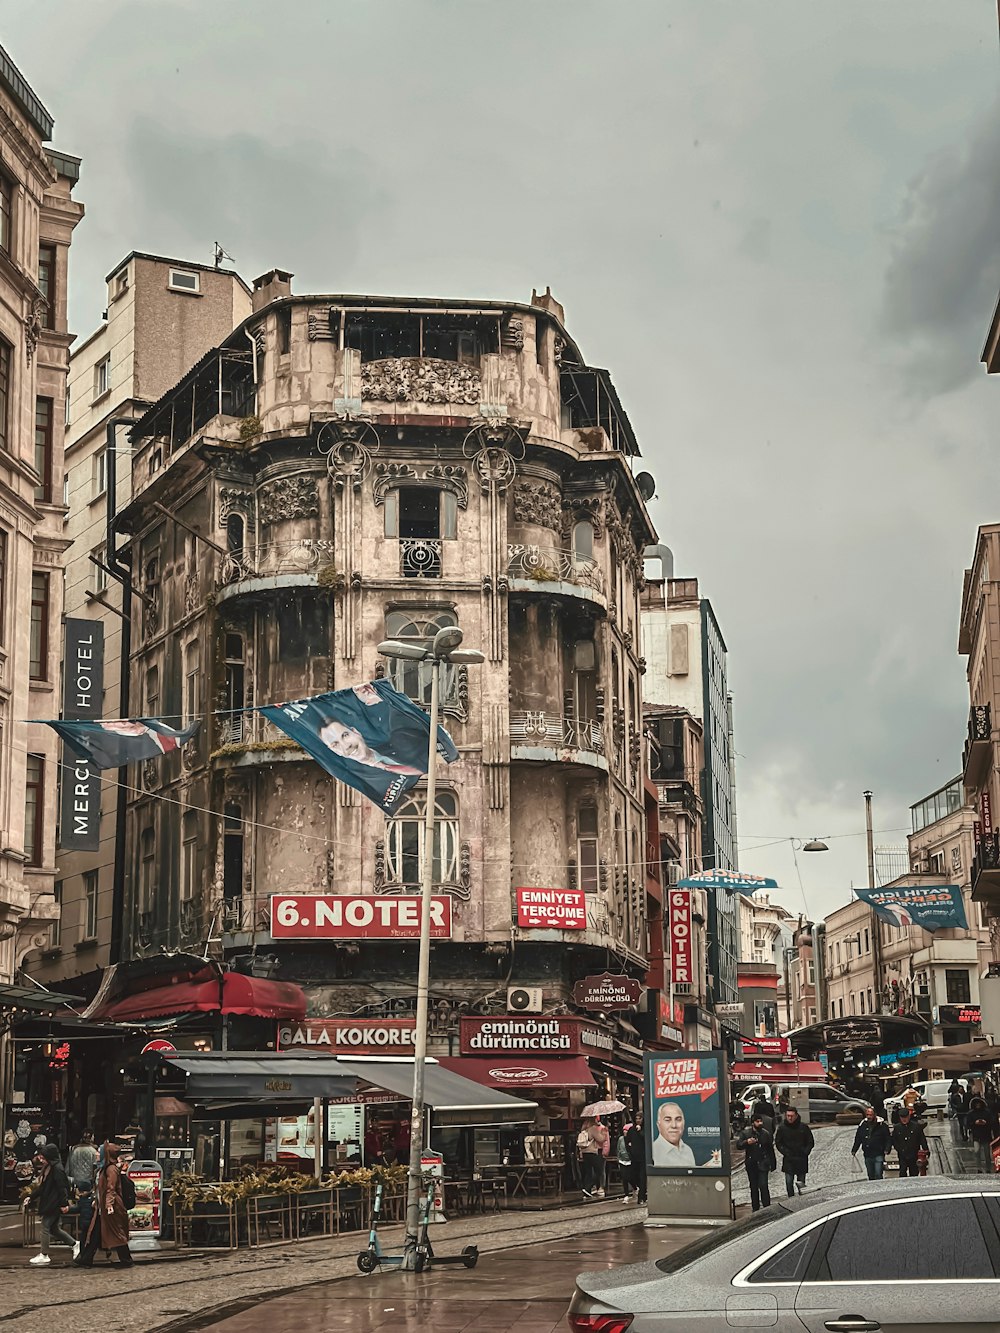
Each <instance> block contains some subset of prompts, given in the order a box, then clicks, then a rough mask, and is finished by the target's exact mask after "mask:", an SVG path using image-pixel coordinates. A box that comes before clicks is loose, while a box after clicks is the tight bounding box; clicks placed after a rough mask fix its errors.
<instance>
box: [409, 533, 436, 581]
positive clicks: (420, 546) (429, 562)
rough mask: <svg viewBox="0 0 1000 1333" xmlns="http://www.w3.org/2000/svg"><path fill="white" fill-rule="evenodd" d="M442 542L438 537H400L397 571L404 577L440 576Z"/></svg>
mask: <svg viewBox="0 0 1000 1333" xmlns="http://www.w3.org/2000/svg"><path fill="white" fill-rule="evenodd" d="M443 556H444V542H443V541H442V540H441V539H440V537H400V539H399V573H400V577H401V578H404V579H439V578H441V572H442V565H443Z"/></svg>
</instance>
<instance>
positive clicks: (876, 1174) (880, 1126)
mask: <svg viewBox="0 0 1000 1333" xmlns="http://www.w3.org/2000/svg"><path fill="white" fill-rule="evenodd" d="M906 1114H907V1116H909V1114H910V1113H909V1111H907V1112H906ZM891 1146H892V1135H891V1133H890V1131H889V1126H888V1125H887V1124H886V1123H885V1121H884V1120H883V1119H882V1118H881V1117H880V1116H877V1115H876V1114H875V1108H874V1106H869V1107H868V1108H867V1109H866V1110H865V1118H864V1120H862V1122H861V1124H860V1125H858V1131H857V1133H856V1134H855V1135H854V1147H853V1148H852V1149H851V1156H852V1157H857V1155H858V1149H859V1148H860V1149H861V1151H862V1153H863V1154H864V1158H865V1167H866V1169H867V1171H868V1179H869V1180H881V1179H882V1176H883V1174H884V1172H885V1155H886V1153H887V1152H888V1151H889V1149H890V1147H891Z"/></svg>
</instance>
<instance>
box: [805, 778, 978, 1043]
mask: <svg viewBox="0 0 1000 1333" xmlns="http://www.w3.org/2000/svg"><path fill="white" fill-rule="evenodd" d="M910 818H911V826H912V830H913V831H912V832H911V834H910V835H909V837H908V839H907V852H908V855H909V859H910V866H911V870H910V872H909V873H908V874H905V875H900V876H899V877H898V878H897V879H895V880H891V881H889V883H888V884H886V885H885V886H883V887H887V888H888V887H891V886H892V885H893V884H896V885H899V886H906V885H912V886H918V887H929V888H932V887H934V886H935V885H942V884H957V885H959V886H960V887H961V889H962V897H963V900H964V903H965V913H966V919H967V921H968V927H967V928H965V929H954V930H938V931H935V932H933V933H931V932H930V931H926V930H922V929H921V928H920V927H919V926H894V925H890V924H889V923H888V922H885V921H878V922H877V923H876V921H875V919H874V917H873V914H872V912H871V910H870V909H869V908H868V907H867V906H866V905H865V904H864V903H863V902H862V901H861V900H860V899H854V900H852V901H851V902H850V903H848V904H847V905H846V906H844V907H842V908H840V909H839V910H838V911H836V912H833V913H831V915H830V916H828V917H827V919H826V946H825V953H824V960H823V961H824V980H825V991H826V995H827V998H828V1009H827V1013H826V1017H827V1018H850V1017H853V1016H861V1015H865V1014H872V1013H885V1014H895V1015H897V1016H907V1015H909V1016H915V1017H918V1018H921V1019H923V1020H924V1021H925V1022H926V1023H927V1024H928V1029H929V1033H928V1037H927V1041H928V1043H929V1044H931V1045H935V1046H948V1045H955V1044H956V1043H960V1042H964V1041H970V1040H972V1038H973V1037H974V1036H977V1035H978V1034H979V1031H980V1027H979V1024H978V1023H976V1022H974V1021H973V1015H974V1012H975V1011H976V1010H977V1009H978V1007H979V1004H980V979H981V976H982V974H983V972H984V971H985V970H986V967H987V966H988V963H989V948H990V945H989V930H988V927H987V925H986V924H985V922H984V918H983V914H982V905H981V904H980V903H977V902H976V901H974V899H973V896H972V869H973V862H974V842H973V827H974V823H975V811H974V810H973V808H972V807H971V806H970V805H968V804H967V803H966V800H965V792H964V788H963V782H962V778H961V777H956V778H954V779H952V781H951V782H948V783H946V784H945V785H944V786H943V787H941V788H940V789H939V790H938V791H935V792H931V794H930V795H929V796H926V797H924V798H923V799H922V800H920V801H918V802H916V804H915V805H913V806H911V807H910ZM876 924H877V930H878V934H877V937H876V935H875V929H876Z"/></svg>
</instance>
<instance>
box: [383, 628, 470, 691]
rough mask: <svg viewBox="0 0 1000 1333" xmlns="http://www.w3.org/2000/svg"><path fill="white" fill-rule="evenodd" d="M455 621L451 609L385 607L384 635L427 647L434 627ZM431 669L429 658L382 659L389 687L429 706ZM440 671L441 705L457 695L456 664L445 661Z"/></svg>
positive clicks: (457, 672)
mask: <svg viewBox="0 0 1000 1333" xmlns="http://www.w3.org/2000/svg"><path fill="white" fill-rule="evenodd" d="M457 624H458V621H457V619H456V618H455V615H454V613H453V612H452V611H434V610H429V609H427V608H420V609H417V608H412V609H407V610H405V611H389V612H388V613H387V614H386V617H385V635H386V638H387V639H402V641H403V642H404V643H413V644H420V645H421V646H424V645H426V646H427V647H428V648H429V647H430V646H431V643H432V642H433V640H434V635H435V634H437V632H438V630H442V629H447V628H448V627H449V626H451V625H457ZM432 671H433V667H432V664H431V663H430V662H414V661H409V660H408V659H407V658H405V657H390V658H389V659H388V660H387V662H386V674H387V676H388V678H389V680H390V681H391V682H392V684H393V687H394V688H395V689H397V690H399V692H400V694H405V695H407V696H408V697H409V698H410V699H412V700H413V702H414V703H416V704H420V705H421V706H422V707H424V708H429V707H430V703H431V679H432ZM440 671H441V698H440V702H441V706H442V708H444V707H446V706H448V705H450V704H452V703H453V702H454V701H455V700H456V699H457V696H458V683H459V668H458V667H457V666H455V665H454V663H452V662H445V663H444V664H443V665H442V666H441V667H440Z"/></svg>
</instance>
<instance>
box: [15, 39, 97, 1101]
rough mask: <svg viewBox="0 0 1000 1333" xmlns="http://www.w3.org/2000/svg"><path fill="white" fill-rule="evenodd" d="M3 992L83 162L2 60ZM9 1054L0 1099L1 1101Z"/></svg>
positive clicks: (39, 793)
mask: <svg viewBox="0 0 1000 1333" xmlns="http://www.w3.org/2000/svg"><path fill="white" fill-rule="evenodd" d="M0 125H2V134H0V834H2V837H0V983H10V981H11V980H12V978H13V976H14V973H15V972H16V970H17V968H18V967H19V965H20V963H21V960H22V958H23V957H24V955H25V954H26V953H27V952H28V950H30V949H32V948H37V947H38V946H39V945H40V944H44V943H45V942H46V941H47V939H48V934H49V929H50V923H51V922H52V921H53V920H54V919H55V918H56V917H57V916H58V911H57V908H56V903H55V899H54V896H53V879H54V873H55V831H56V792H57V781H58V771H59V758H60V754H59V749H58V745H57V743H56V738H55V735H54V734H53V733H52V732H51V731H49V730H48V729H47V728H44V727H37V726H32V725H30V724H25V721H24V719H25V718H29V717H44V718H50V717H53V716H57V715H58V712H59V681H60V660H61V652H60V648H61V632H60V618H61V614H62V565H63V551H64V550H65V547H66V544H67V543H66V542H65V540H64V538H63V530H62V529H63V514H64V513H65V509H64V506H63V420H64V414H65V398H66V365H67V355H68V348H69V343H70V335H69V334H68V333H67V331H66V280H67V274H68V259H69V246H70V241H71V239H72V234H73V229H74V227H75V226H76V224H77V223H78V222H79V220H80V218H81V217H82V216H83V206H82V205H81V204H78V203H77V202H76V201H75V200H74V199H73V198H72V190H73V187H74V185H75V184H76V181H77V180H78V178H79V174H80V173H79V167H80V162H79V159H78V158H75V157H68V156H66V155H65V154H62V153H57V152H55V151H53V150H49V149H46V147H45V144H46V143H47V142H48V141H49V140H50V139H51V137H52V127H53V122H52V117H51V116H50V115H49V113H48V112H47V111H46V109H45V107H44V106H43V105H42V103H41V102H40V101H39V100H38V98H37V97H36V96H35V94H34V93H33V92H32V90H31V88H30V87H29V86H28V84H27V82H26V81H25V80H24V79H23V77H22V76H21V74H20V73H19V71H18V70H17V69H16V68H15V66H14V65H13V63H12V62H11V60H10V58H9V57H8V56H7V54H6V52H4V51H3V50H2V49H0ZM3 1065H4V1062H3V1052H2V1051H0V1094H2V1093H3V1075H4V1067H3Z"/></svg>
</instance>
